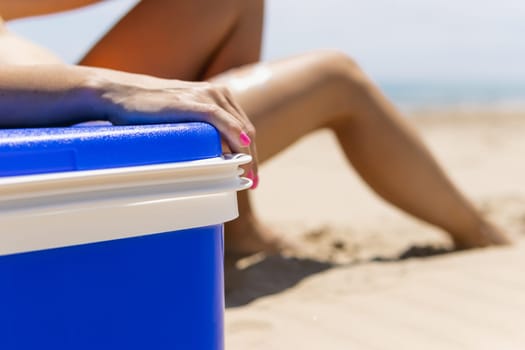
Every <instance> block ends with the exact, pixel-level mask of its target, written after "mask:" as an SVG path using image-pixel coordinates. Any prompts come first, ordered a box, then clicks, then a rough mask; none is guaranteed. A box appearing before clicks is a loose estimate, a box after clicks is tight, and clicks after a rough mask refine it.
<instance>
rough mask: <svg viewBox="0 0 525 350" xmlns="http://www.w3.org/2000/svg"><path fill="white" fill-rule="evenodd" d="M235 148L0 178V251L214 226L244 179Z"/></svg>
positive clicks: (243, 158) (228, 214)
mask: <svg viewBox="0 0 525 350" xmlns="http://www.w3.org/2000/svg"><path fill="white" fill-rule="evenodd" d="M250 161H251V157H250V156H248V155H243V154H238V155H234V156H231V157H217V158H209V159H205V160H197V161H189V162H179V163H168V164H157V165H146V166H137V167H127V168H112V169H103V170H89V171H76V172H64V173H52V174H39V175H28V176H13V177H4V178H0V255H8V254H14V253H21V252H29V251H36V250H42V249H49V248H58V247H66V246H72V245H79V244H85V243H95V242H101V241H108V240H114V239H119V238H128V237H136V236H143V235H148V234H154V233H162V232H170V231H177V230H182V229H187V228H195V227H202V226H209V225H217V224H222V223H224V222H226V221H230V220H232V219H234V218H236V217H237V216H238V210H237V196H236V192H237V191H240V190H244V189H247V188H249V187H250V186H251V184H252V182H251V180H249V179H246V178H242V177H240V175H241V174H242V170H240V168H239V166H240V165H242V164H246V163H249V162H250Z"/></svg>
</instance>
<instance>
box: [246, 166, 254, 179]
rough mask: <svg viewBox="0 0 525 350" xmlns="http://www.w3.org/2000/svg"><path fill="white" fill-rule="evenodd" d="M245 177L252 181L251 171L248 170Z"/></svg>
mask: <svg viewBox="0 0 525 350" xmlns="http://www.w3.org/2000/svg"><path fill="white" fill-rule="evenodd" d="M246 177H247V178H248V179H250V180H252V181H253V170H252V169H250V170H248V172H247V173H246Z"/></svg>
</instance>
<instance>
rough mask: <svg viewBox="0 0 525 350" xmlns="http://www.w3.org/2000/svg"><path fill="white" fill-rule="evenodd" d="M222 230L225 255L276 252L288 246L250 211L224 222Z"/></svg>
mask: <svg viewBox="0 0 525 350" xmlns="http://www.w3.org/2000/svg"><path fill="white" fill-rule="evenodd" d="M224 231H225V232H224V246H225V251H226V254H227V255H235V256H247V255H252V254H256V253H260V252H263V253H266V254H276V253H279V252H281V251H283V250H284V249H286V248H288V247H289V244H287V243H286V242H285V241H284V240H283V239H281V238H278V237H277V235H276V234H275V233H274V232H273V231H272V230H270V229H269V228H268V227H266V226H265V225H263V224H261V223H260V222H259V220H257V219H256V218H255V217H253V215H252V214H251V213H250V214H243V215H242V216H241V217H240V218H238V219H236V220H234V221H231V222H228V223H226V224H225V230H224Z"/></svg>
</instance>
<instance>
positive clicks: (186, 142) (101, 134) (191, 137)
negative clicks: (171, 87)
mask: <svg viewBox="0 0 525 350" xmlns="http://www.w3.org/2000/svg"><path fill="white" fill-rule="evenodd" d="M220 155H221V142H220V136H219V133H218V132H217V130H216V129H215V128H214V127H212V126H211V125H209V124H206V123H197V122H195V123H180V124H150V125H127V126H112V125H94V126H93V125H91V126H82V127H61V128H35V129H4V130H0V176H18V175H29V174H42V173H55V172H67V171H78V170H95V169H108V168H120V167H130V166H139V165H151V164H163V163H174V162H183V161H191V160H199V159H205V158H212V157H218V156H220Z"/></svg>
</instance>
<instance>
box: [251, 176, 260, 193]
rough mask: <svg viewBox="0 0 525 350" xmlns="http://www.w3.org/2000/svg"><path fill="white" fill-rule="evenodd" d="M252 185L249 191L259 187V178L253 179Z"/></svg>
mask: <svg viewBox="0 0 525 350" xmlns="http://www.w3.org/2000/svg"><path fill="white" fill-rule="evenodd" d="M252 181H253V184H252V187H251V188H250V189H251V190H255V189H256V188H257V186H259V176H256V177H255V178H253V180H252Z"/></svg>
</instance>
